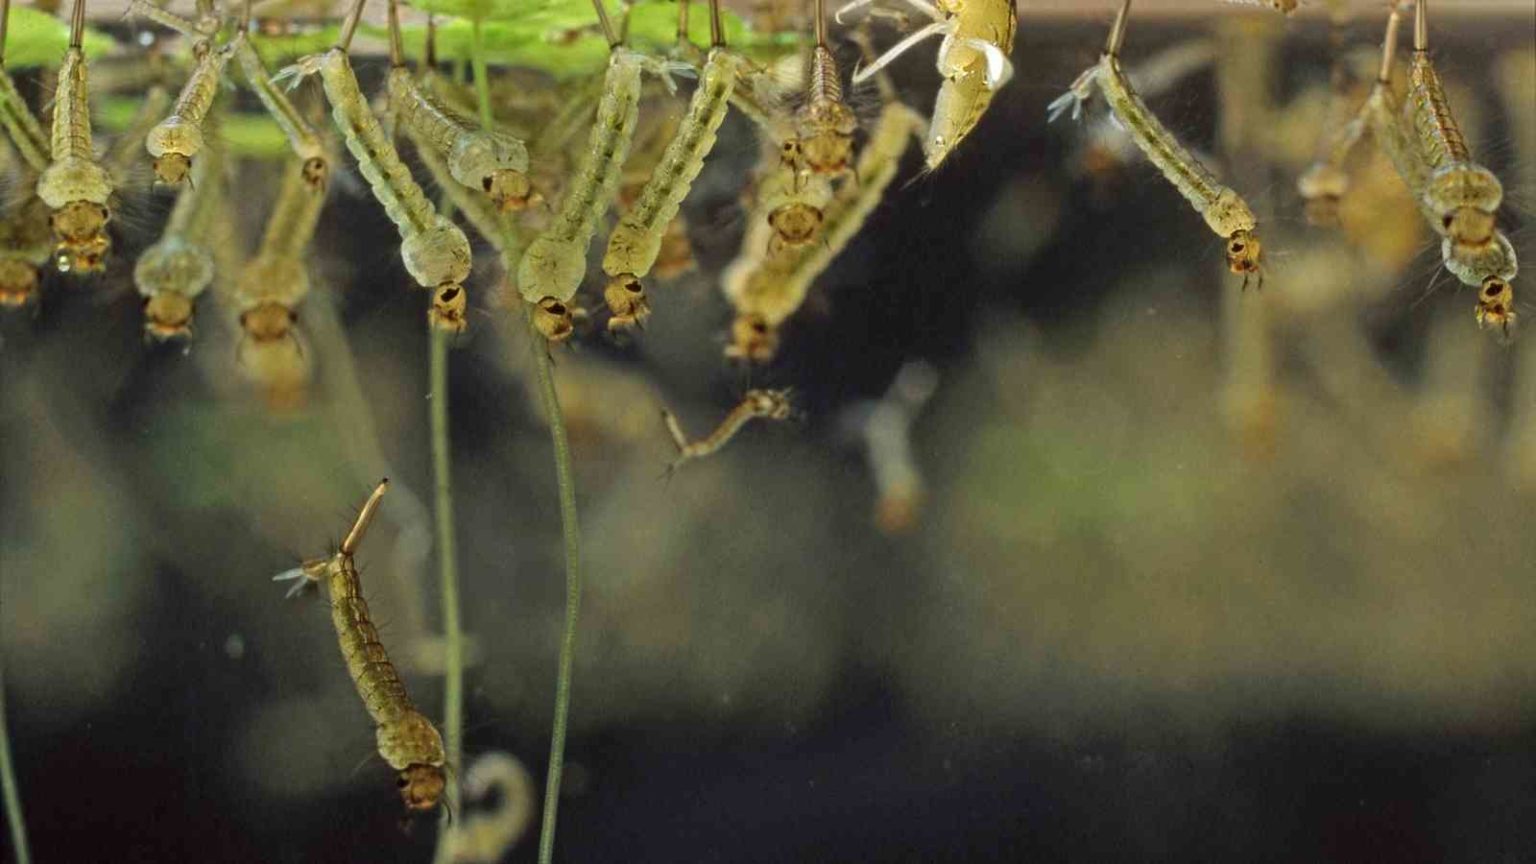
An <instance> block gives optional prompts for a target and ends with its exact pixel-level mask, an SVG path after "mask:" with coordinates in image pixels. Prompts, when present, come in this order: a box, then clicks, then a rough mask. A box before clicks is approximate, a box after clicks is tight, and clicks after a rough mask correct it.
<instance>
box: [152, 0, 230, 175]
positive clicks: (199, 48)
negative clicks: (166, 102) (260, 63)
mask: <svg viewBox="0 0 1536 864" xmlns="http://www.w3.org/2000/svg"><path fill="white" fill-rule="evenodd" d="M140 5H141V6H142V5H143V3H142V0H141V2H140ZM192 52H193V55H194V56H195V57H196V59H197V62H196V63H195V64H193V66H192V72H191V74H190V75H188V76H187V82H186V84H184V85H182V88H181V93H180V94H179V95H177V97H176V104H175V106H174V107H172V108H171V113H170V115H169V116H167V117H166V118H165V119H164V120H163V121H161V122H160V125H158V126H156V127H155V128H153V129H151V130H149V134H148V135H147V136H145V138H144V148H145V149H146V150H148V151H149V155H151V156H153V157H155V177H156V178H157V179H158V180H159V181H160V182H161V183H165V184H168V185H173V186H174V185H175V184H177V183H180V182H181V181H182V180H185V179H186V177H187V174H188V172H189V171H190V170H191V168H192V159H193V157H195V156H197V154H198V153H199V152H201V151H202V149H203V129H202V126H203V119H204V118H205V117H207V116H208V109H209V108H211V107H213V100H214V98H215V97H217V96H218V95H219V79H220V78H221V77H222V76H223V74H224V67H225V65H226V64H228V63H229V58H230V54H231V49H230V46H227V45H226V46H225V47H223V48H220V49H217V50H216V49H215V48H214V46H213V39H212V37H211V36H208V37H203V38H201V39H199V40H198V41H197V42H196V43H195V44H194V46H193V49H192Z"/></svg>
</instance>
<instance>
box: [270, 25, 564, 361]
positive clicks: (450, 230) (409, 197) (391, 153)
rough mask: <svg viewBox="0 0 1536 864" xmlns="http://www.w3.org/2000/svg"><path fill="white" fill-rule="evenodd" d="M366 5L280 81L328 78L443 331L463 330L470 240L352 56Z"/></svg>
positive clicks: (341, 123) (350, 142)
mask: <svg viewBox="0 0 1536 864" xmlns="http://www.w3.org/2000/svg"><path fill="white" fill-rule="evenodd" d="M366 3H367V0H355V2H354V4H353V7H352V12H351V14H350V15H349V16H348V18H347V22H346V24H345V26H344V27H343V30H342V34H341V39H340V40H339V41H338V42H337V44H336V45H335V46H334V47H332V48H331V49H330V50H329V51H326V52H325V53H323V54H313V55H310V56H308V57H304V58H302V59H300V60H299V61H298V63H296V64H294V65H292V66H289V67H288V68H287V69H284V70H283V71H281V72H279V73H278V74H277V77H276V78H275V79H274V81H277V80H284V79H292V80H298V79H300V78H303V77H304V76H307V75H313V74H317V73H318V74H319V75H320V83H321V84H322V86H323V87H324V88H325V96H326V99H327V100H329V101H330V103H331V117H332V119H333V120H334V121H335V123H336V128H337V129H339V130H340V131H341V134H342V138H343V139H344V140H345V141H346V143H347V149H348V150H349V151H351V153H352V156H353V158H355V159H356V160H357V167H358V171H359V172H361V173H362V175H363V177H364V179H366V180H367V181H368V186H369V188H370V189H371V190H372V191H373V197H374V198H376V199H377V200H378V202H379V203H380V204H381V205H383V207H384V213H385V214H386V215H387V216H389V219H390V221H392V222H394V223H395V228H396V229H397V230H398V231H399V233H400V241H401V242H400V257H401V258H402V259H403V260H404V261H405V269H406V271H407V272H409V273H410V274H411V278H413V279H415V280H416V284H418V285H420V286H422V287H423V288H426V289H428V290H430V291H432V292H433V295H432V308H431V309H430V311H429V312H428V313H427V317H428V319H429V320H430V321H431V322H432V326H433V327H435V328H437V329H439V330H444V331H447V332H450V333H462V332H463V331H464V328H465V326H466V323H467V322H466V320H465V310H466V306H467V303H468V296H467V294H466V292H465V290H464V284H463V283H464V280H465V279H467V278H468V277H469V268H470V249H469V238H467V237H465V236H464V232H463V231H462V230H460V229H459V226H457V225H455V224H453V222H452V221H450V220H449V219H448V218H446V217H444V216H443V215H442V214H440V213H438V212H437V208H435V207H434V206H432V202H431V201H430V200H428V198H427V196H426V193H425V192H423V191H422V189H421V186H419V185H417V183H416V180H415V179H414V178H413V177H411V172H410V169H409V168H407V167H406V166H405V163H404V162H402V161H401V160H400V154H399V153H398V152H396V151H395V145H394V144H392V143H391V142H390V140H389V137H388V136H386V135H385V134H384V130H383V128H381V127H380V126H379V121H378V118H377V117H375V116H374V114H373V110H372V109H371V108H370V107H369V105H368V100H367V98H366V97H364V96H363V92H362V89H361V88H360V87H359V86H358V83H357V76H356V75H354V74H353V73H352V64H351V62H350V61H349V60H348V58H347V46H348V45H349V44H350V43H351V41H352V34H353V32H355V31H356V29H357V22H358V20H359V19H360V17H361V16H362V12H363V7H364V6H365V5H366ZM573 293H574V292H573Z"/></svg>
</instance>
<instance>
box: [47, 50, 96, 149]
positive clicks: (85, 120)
mask: <svg viewBox="0 0 1536 864" xmlns="http://www.w3.org/2000/svg"><path fill="white" fill-rule="evenodd" d="M86 86H87V81H86V66H85V53H84V52H83V51H81V50H80V49H79V48H71V49H69V50H68V51H66V52H64V63H63V64H62V65H61V66H60V67H59V84H58V87H57V89H56V90H55V91H54V97H53V136H52V140H51V141H50V144H51V145H52V149H53V154H52V155H53V161H55V162H61V161H63V160H65V159H87V160H89V159H93V158H95V154H94V153H93V152H92V149H91V105H90V102H89V101H87V99H86V92H87V91H86Z"/></svg>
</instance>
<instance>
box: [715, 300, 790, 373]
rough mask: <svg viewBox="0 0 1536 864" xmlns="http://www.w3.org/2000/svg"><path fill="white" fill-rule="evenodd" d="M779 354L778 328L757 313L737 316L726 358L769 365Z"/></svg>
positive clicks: (732, 326)
mask: <svg viewBox="0 0 1536 864" xmlns="http://www.w3.org/2000/svg"><path fill="white" fill-rule="evenodd" d="M778 352H779V331H778V328H776V327H774V326H773V325H772V324H769V323H768V321H767V319H765V318H764V317H763V316H761V315H757V314H755V313H750V312H749V313H746V314H744V315H738V316H736V320H735V321H732V322H731V343H730V344H729V345H727V346H725V356H726V357H728V358H730V359H732V360H744V361H746V362H748V363H767V362H769V361H770V360H772V359H773V356H774V355H775V354H777V353H778Z"/></svg>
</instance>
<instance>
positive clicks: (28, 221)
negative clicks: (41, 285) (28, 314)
mask: <svg viewBox="0 0 1536 864" xmlns="http://www.w3.org/2000/svg"><path fill="white" fill-rule="evenodd" d="M49 212H50V211H49V208H48V205H47V204H45V203H43V200H42V199H41V198H38V197H37V196H36V195H28V196H27V197H26V198H25V199H24V200H22V201H20V202H17V203H16V204H15V205H14V206H13V207H11V208H10V212H8V213H6V214H5V217H4V218H3V219H0V307H5V308H10V309H16V308H20V307H23V306H27V305H29V304H31V303H32V302H33V301H35V300H36V299H37V289H38V281H39V280H38V270H39V268H40V267H42V266H43V265H44V264H46V263H48V258H49V256H51V255H52V253H53V229H51V228H49V227H48V216H49Z"/></svg>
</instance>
